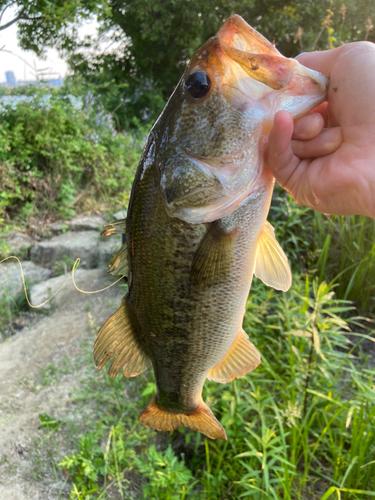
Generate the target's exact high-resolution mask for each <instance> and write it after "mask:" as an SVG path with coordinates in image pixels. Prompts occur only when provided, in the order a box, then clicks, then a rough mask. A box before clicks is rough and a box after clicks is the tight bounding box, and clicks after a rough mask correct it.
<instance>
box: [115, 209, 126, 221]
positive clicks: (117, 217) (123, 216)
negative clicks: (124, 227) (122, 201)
mask: <svg viewBox="0 0 375 500" xmlns="http://www.w3.org/2000/svg"><path fill="white" fill-rule="evenodd" d="M127 214H128V213H127V211H126V210H120V211H119V212H116V213H115V214H113V219H114V220H121V219H126V216H127Z"/></svg>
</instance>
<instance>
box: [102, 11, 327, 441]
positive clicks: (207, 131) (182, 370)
mask: <svg viewBox="0 0 375 500" xmlns="http://www.w3.org/2000/svg"><path fill="white" fill-rule="evenodd" d="M327 84H328V80H327V79H326V78H325V77H324V76H323V75H321V74H319V73H316V72H314V71H311V70H309V69H307V68H304V67H303V66H301V65H300V64H299V63H298V62H297V61H295V60H293V59H287V58H285V57H283V56H282V55H281V54H280V53H279V52H278V51H277V49H276V48H275V47H274V46H273V45H272V44H271V43H269V42H268V41H267V40H266V39H265V38H263V37H262V36H261V35H260V34H259V33H257V32H256V31H255V30H253V29H252V28H251V27H250V26H249V25H248V24H247V23H246V22H245V21H244V20H243V19H242V18H241V17H239V16H237V15H233V16H231V17H230V18H229V19H227V21H226V22H225V24H224V25H223V27H222V28H221V30H220V31H219V32H218V33H217V35H216V36H214V37H213V38H211V39H209V40H208V41H207V43H206V44H205V45H204V46H203V47H201V48H200V49H198V50H197V51H196V52H195V54H194V56H193V58H192V60H191V61H190V63H189V65H188V67H187V69H186V71H185V73H184V75H183V77H182V79H181V81H180V82H179V84H178V85H177V87H176V89H175V91H174V93H173V94H172V96H171V97H170V99H169V101H168V103H167V105H166V107H165V109H164V111H163V112H162V114H161V115H160V117H159V119H158V120H157V122H156V123H155V125H154V127H153V128H152V130H151V132H150V135H149V137H148V141H147V145H146V147H145V150H144V152H143V155H142V159H141V161H140V164H139V167H138V170H137V173H136V176H135V180H134V184H133V188H132V193H131V198H130V203H129V210H128V216H127V219H126V227H125V222H118V223H115V224H112V225H109V226H108V227H107V230H106V233H107V234H110V233H111V232H118V231H124V232H126V235H127V242H126V244H125V245H124V246H123V248H122V249H121V250H120V252H119V253H118V254H117V255H116V256H115V257H114V259H113V261H112V262H111V264H110V267H109V270H110V272H112V273H113V274H126V275H127V277H128V284H129V290H128V293H127V295H126V296H125V297H124V299H123V300H122V303H121V306H120V308H119V309H118V311H117V312H116V313H115V314H114V315H113V316H111V317H110V318H109V319H108V320H107V322H106V323H105V324H104V325H103V327H102V328H101V330H100V331H99V333H98V337H97V340H96V342H95V346H94V355H95V361H96V364H97V366H98V368H99V369H101V368H102V367H103V366H104V365H105V364H106V363H107V361H109V359H110V358H112V357H113V356H114V355H115V356H116V357H115V359H114V360H113V362H112V365H111V368H110V370H109V374H110V375H111V376H116V374H117V373H118V372H119V371H120V370H122V371H123V374H124V376H125V377H133V376H136V375H138V374H139V373H142V372H143V371H144V370H146V369H147V367H149V366H151V365H152V367H153V370H154V373H155V380H156V386H157V394H156V396H155V397H154V399H153V400H152V401H151V402H150V404H149V405H148V407H147V408H146V409H145V410H144V412H143V413H142V414H141V416H140V421H141V422H142V423H143V424H145V425H147V426H150V427H154V428H155V429H157V430H171V429H176V428H177V427H181V426H186V427H189V428H191V429H193V430H196V431H200V432H202V433H204V434H206V435H207V436H209V437H211V438H214V439H226V434H225V430H224V429H223V427H222V426H221V424H220V423H219V422H218V420H217V419H216V418H215V416H214V415H213V413H212V412H211V410H210V409H209V408H208V406H207V405H206V404H205V403H204V402H203V400H202V388H203V384H204V382H205V380H206V378H208V379H210V380H214V381H216V382H220V383H226V382H229V381H231V380H233V379H234V378H236V377H241V376H243V375H244V374H246V373H248V372H249V371H251V370H253V369H254V368H256V367H257V366H258V365H259V363H260V354H259V352H258V351H257V349H256V348H255V346H254V345H253V344H252V343H251V342H250V340H249V337H248V335H247V334H246V333H245V332H244V331H243V330H242V321H243V316H244V313H245V304H246V299H247V296H248V293H249V289H250V285H251V280H252V277H253V274H255V276H257V277H258V278H260V279H261V280H263V281H264V283H266V284H267V285H270V286H273V287H275V288H277V289H279V290H287V289H288V288H289V287H290V285H291V273H290V269H289V266H288V262H287V258H286V256H285V254H284V252H283V250H282V249H281V247H280V246H279V244H278V243H277V241H276V240H275V237H274V232H273V229H272V226H271V225H270V224H268V223H267V222H266V217H267V214H268V210H269V206H270V202H271V195H272V190H273V185H274V179H273V177H272V175H271V173H270V172H269V170H268V169H267V167H266V166H264V164H263V159H262V155H261V154H260V152H259V143H260V139H261V137H262V135H264V134H266V133H268V132H269V131H270V129H271V126H272V121H273V117H274V114H275V113H276V111H278V110H280V109H286V110H288V111H289V112H290V113H291V114H292V115H293V116H299V115H301V114H303V113H306V112H307V111H309V110H310V109H312V108H314V107H315V106H317V105H318V104H319V103H321V102H322V101H323V100H324V99H325V96H326V89H327Z"/></svg>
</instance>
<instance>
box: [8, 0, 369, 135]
mask: <svg viewBox="0 0 375 500" xmlns="http://www.w3.org/2000/svg"><path fill="white" fill-rule="evenodd" d="M11 3H12V2H11V0H0V8H1V7H3V8H4V7H5V6H6V5H9V4H11ZM13 3H15V4H16V5H17V16H18V20H17V22H18V30H19V38H20V43H21V45H22V47H24V48H26V49H32V50H34V51H35V52H36V53H38V54H43V51H44V50H45V48H46V47H48V46H55V47H57V48H58V50H59V51H60V52H61V53H62V54H63V55H65V56H66V57H68V58H69V64H70V66H71V68H72V69H73V71H74V75H75V78H76V79H78V80H80V81H83V82H85V83H86V84H87V85H89V86H90V89H91V91H92V92H94V93H95V94H96V95H98V96H100V98H101V99H102V100H103V102H104V103H105V105H106V106H107V108H108V109H109V110H110V111H112V112H115V114H116V116H117V119H118V124H119V127H124V126H128V125H129V123H130V122H131V120H132V118H133V117H136V118H137V119H149V118H154V117H155V116H156V115H157V113H158V112H159V111H160V109H161V107H162V106H163V103H164V102H165V100H166V99H167V98H168V96H169V95H170V93H171V92H172V90H173V88H174V87H175V85H176V83H177V82H178V80H179V78H180V76H181V74H182V72H183V69H184V66H185V64H186V61H187V60H188V59H189V58H190V57H191V55H192V54H193V52H194V50H195V49H196V48H197V47H199V46H200V45H202V43H204V42H205V41H206V40H207V39H208V38H209V37H210V36H212V35H214V34H215V33H216V32H217V30H218V29H219V28H220V26H221V25H222V23H223V21H224V20H225V19H226V18H227V17H228V16H229V15H230V14H232V13H235V12H236V13H238V14H240V15H242V16H243V17H244V18H245V19H246V20H247V21H248V22H249V23H250V24H251V25H252V26H254V27H255V28H256V29H257V30H259V31H260V32H261V33H263V34H264V35H265V36H266V37H267V38H268V39H270V40H275V42H276V45H277V47H278V48H279V50H280V51H281V52H282V53H283V54H284V55H286V56H289V57H294V56H295V55H296V54H298V53H299V52H300V51H301V50H311V49H324V48H330V47H333V46H336V45H339V44H340V43H344V42H347V41H354V40H361V39H362V40H363V39H369V40H373V41H375V33H374V31H373V27H372V20H374V19H375V2H368V0H348V1H347V2H346V3H345V5H343V4H342V0H330V1H329V0H314V1H311V0H269V1H267V2H264V1H263V0H205V1H202V0H199V1H198V0H54V1H52V0H33V1H31V2H29V1H27V0H22V1H20V0H18V1H17V2H13ZM17 16H16V17H17ZM90 16H96V18H97V20H98V21H99V31H98V34H97V36H94V37H86V38H85V39H84V40H81V39H80V38H79V25H80V24H79V23H80V22H81V21H82V19H87V18H89V17H90ZM0 25H1V23H0ZM0 29H1V26H0ZM104 42H106V44H107V48H106V49H104V48H103V47H104V45H103V44H104Z"/></svg>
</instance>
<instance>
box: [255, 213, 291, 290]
mask: <svg viewBox="0 0 375 500" xmlns="http://www.w3.org/2000/svg"><path fill="white" fill-rule="evenodd" d="M254 274H255V276H256V277H257V278H259V279H260V280H262V281H263V283H265V284H266V285H268V286H271V287H272V288H276V290H282V291H283V292H286V291H287V290H289V288H290V287H291V284H292V273H291V272H290V267H289V264H288V259H287V257H286V255H285V253H284V251H283V249H282V248H281V246H280V245H279V243H278V242H277V241H276V238H275V231H274V229H273V227H272V226H271V224H270V223H269V222H266V223H265V225H264V228H263V231H262V233H261V235H260V237H259V240H258V246H257V250H256V258H255V269H254Z"/></svg>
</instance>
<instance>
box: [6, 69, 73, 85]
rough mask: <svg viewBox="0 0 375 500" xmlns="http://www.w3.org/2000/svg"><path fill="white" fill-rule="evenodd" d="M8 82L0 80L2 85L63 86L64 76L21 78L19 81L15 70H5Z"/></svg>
mask: <svg viewBox="0 0 375 500" xmlns="http://www.w3.org/2000/svg"><path fill="white" fill-rule="evenodd" d="M5 78H6V82H0V87H22V86H24V85H36V86H38V87H61V86H62V85H63V83H64V78H61V77H59V78H51V80H27V81H23V80H20V81H18V82H17V80H16V77H15V74H14V73H13V71H6V72H5Z"/></svg>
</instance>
